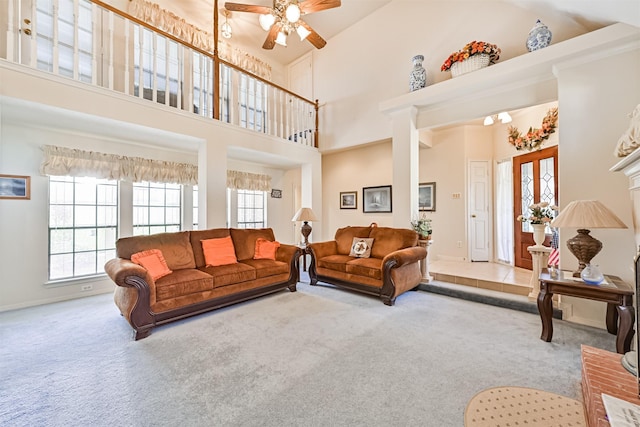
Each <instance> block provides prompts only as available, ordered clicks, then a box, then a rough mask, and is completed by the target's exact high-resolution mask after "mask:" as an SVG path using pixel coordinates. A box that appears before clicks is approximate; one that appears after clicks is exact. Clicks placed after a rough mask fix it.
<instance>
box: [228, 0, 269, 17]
mask: <svg viewBox="0 0 640 427" xmlns="http://www.w3.org/2000/svg"><path fill="white" fill-rule="evenodd" d="M224 8H225V9H227V10H230V11H232V12H251V13H263V14H264V13H271V10H272V9H271V8H270V7H267V6H258V5H253V4H242V3H229V2H226V3H225V4H224Z"/></svg>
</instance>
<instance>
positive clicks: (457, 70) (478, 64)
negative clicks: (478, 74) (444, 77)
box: [451, 53, 491, 77]
mask: <svg viewBox="0 0 640 427" xmlns="http://www.w3.org/2000/svg"><path fill="white" fill-rule="evenodd" d="M489 62H491V57H490V56H489V54H487V53H478V54H476V55H473V56H470V57H468V58H467V59H465V60H464V61H456V62H454V63H453V64H451V77H458V76H461V75H462V74H466V73H470V72H472V71H476V70H479V69H481V68H484V67H487V66H488V65H489Z"/></svg>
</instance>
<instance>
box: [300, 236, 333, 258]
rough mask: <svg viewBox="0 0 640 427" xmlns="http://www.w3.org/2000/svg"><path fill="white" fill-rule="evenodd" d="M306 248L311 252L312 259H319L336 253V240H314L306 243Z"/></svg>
mask: <svg viewBox="0 0 640 427" xmlns="http://www.w3.org/2000/svg"><path fill="white" fill-rule="evenodd" d="M307 250H308V251H309V253H310V254H311V257H312V259H313V258H315V259H320V258H324V257H326V256H329V255H335V254H337V253H338V242H336V241H335V240H328V241H326V242H314V243H309V245H307Z"/></svg>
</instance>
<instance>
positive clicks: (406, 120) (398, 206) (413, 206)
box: [391, 107, 420, 228]
mask: <svg viewBox="0 0 640 427" xmlns="http://www.w3.org/2000/svg"><path fill="white" fill-rule="evenodd" d="M417 114H418V110H417V109H416V108H415V107H409V108H406V109H403V110H398V111H395V112H393V113H391V119H392V121H393V135H392V153H393V182H392V185H393V187H392V189H391V191H392V212H393V226H394V227H399V228H410V227H411V225H410V221H411V219H412V217H415V216H416V215H417V214H418V181H419V173H418V172H419V166H420V157H419V152H418V150H419V143H420V142H419V134H418V129H417V128H416V120H417Z"/></svg>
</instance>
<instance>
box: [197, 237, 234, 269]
mask: <svg viewBox="0 0 640 427" xmlns="http://www.w3.org/2000/svg"><path fill="white" fill-rule="evenodd" d="M200 242H201V243H202V251H203V252H204V262H205V263H206V264H207V267H216V266H218V265H227V264H236V263H237V262H238V258H236V250H235V248H234V247H233V240H231V236H227V237H222V238H220V239H207V240H201V241H200Z"/></svg>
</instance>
